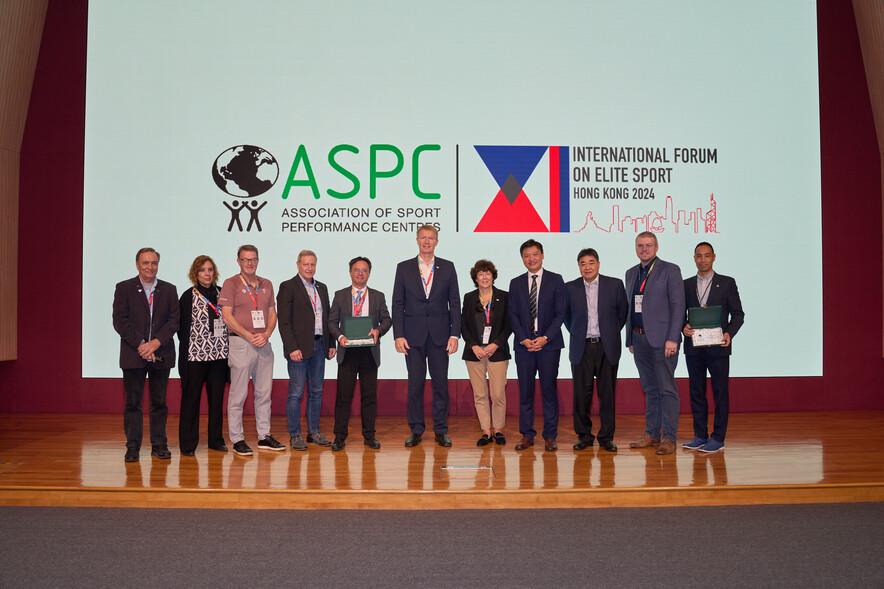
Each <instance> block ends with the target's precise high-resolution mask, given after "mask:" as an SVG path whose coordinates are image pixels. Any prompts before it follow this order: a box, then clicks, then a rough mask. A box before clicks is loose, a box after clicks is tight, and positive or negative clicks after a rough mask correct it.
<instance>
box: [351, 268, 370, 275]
mask: <svg viewBox="0 0 884 589" xmlns="http://www.w3.org/2000/svg"><path fill="white" fill-rule="evenodd" d="M350 272H352V273H353V274H368V273H369V272H371V270H369V269H368V268H353V269H352V270H350Z"/></svg>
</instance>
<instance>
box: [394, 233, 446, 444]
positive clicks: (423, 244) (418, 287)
mask: <svg viewBox="0 0 884 589" xmlns="http://www.w3.org/2000/svg"><path fill="white" fill-rule="evenodd" d="M438 243H439V230H438V229H437V228H436V227H434V226H433V225H422V226H421V227H420V228H419V229H418V230H417V245H418V255H417V257H416V258H409V259H407V260H405V261H403V262H400V263H399V265H398V266H397V267H396V278H395V279H394V281H393V337H395V345H396V351H397V352H399V353H400V354H405V365H406V367H407V369H408V427H409V428H411V435H410V436H408V439H407V440H406V441H405V445H406V447H409V448H411V447H414V446H417V445H418V444H420V442H421V436H423V433H424V430H425V429H426V425H425V424H424V383H425V382H426V378H427V368H428V367H429V370H430V381H431V383H432V387H433V431H434V432H435V434H436V443H437V444H439V445H440V446H442V447H443V448H448V447H450V446H451V439H450V438H449V437H448V406H449V398H448V356H450V355H451V354H453V353H455V352H457V344H458V339H459V337H460V324H461V319H460V293H459V291H458V288H457V274H456V272H455V270H454V264H452V263H451V262H449V261H448V260H443V259H442V258H437V257H436V255H435V251H436V245H437V244H438Z"/></svg>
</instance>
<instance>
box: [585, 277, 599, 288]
mask: <svg viewBox="0 0 884 589" xmlns="http://www.w3.org/2000/svg"><path fill="white" fill-rule="evenodd" d="M598 283H599V275H598V274H596V275H595V278H593V279H592V282H586V279H585V278H584V279H583V286H585V287H586V288H589V287H590V286H592V285H593V284H598Z"/></svg>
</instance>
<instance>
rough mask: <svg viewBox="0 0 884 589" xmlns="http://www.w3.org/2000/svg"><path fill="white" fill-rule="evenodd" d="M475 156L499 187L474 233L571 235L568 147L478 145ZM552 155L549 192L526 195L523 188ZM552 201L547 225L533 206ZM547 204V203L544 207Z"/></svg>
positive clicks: (543, 191)
mask: <svg viewBox="0 0 884 589" xmlns="http://www.w3.org/2000/svg"><path fill="white" fill-rule="evenodd" d="M474 147H475V148H476V152H477V153H478V154H479V157H481V158H482V161H483V162H484V163H485V167H487V168H488V171H489V172H491V175H492V176H493V177H494V180H495V182H497V185H498V186H499V187H500V190H499V191H498V192H497V195H496V196H495V197H494V200H492V202H491V206H489V207H488V210H487V211H485V214H484V215H483V216H482V219H481V220H480V221H479V224H478V225H476V228H475V229H474V230H473V231H474V232H477V233H481V232H495V233H504V232H523V231H530V232H534V233H536V232H551V233H569V232H570V228H571V210H570V203H569V200H568V192H569V175H568V174H569V169H570V167H569V160H568V147H566V146H549V147H547V146H516V145H475V146H474ZM547 151H549V158H548V160H549V191H547V190H546V189H545V188H543V189H541V190H539V191H537V190H535V194H530V195H529V194H526V193H525V189H524V187H525V186H526V184H527V183H528V180H529V179H530V178H531V175H532V174H533V173H534V171H535V169H537V165H538V164H539V163H540V161H541V160H542V159H543V156H544V155H546V153H547ZM538 199H549V219H548V222H544V220H543V219H542V218H541V216H540V214H539V213H538V212H537V208H536V207H535V205H534V204H532V201H533V202H534V203H538V202H539V201H538ZM544 204H545V203H544Z"/></svg>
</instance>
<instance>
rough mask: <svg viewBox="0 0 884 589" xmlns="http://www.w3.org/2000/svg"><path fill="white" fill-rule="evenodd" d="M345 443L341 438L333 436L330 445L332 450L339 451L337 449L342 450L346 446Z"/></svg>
mask: <svg viewBox="0 0 884 589" xmlns="http://www.w3.org/2000/svg"><path fill="white" fill-rule="evenodd" d="M346 445H347V444H346V442H344V440H341V439H340V438H335V441H334V442H332V445H331V448H332V452H339V451H341V450H343V449H344V446H346Z"/></svg>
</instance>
